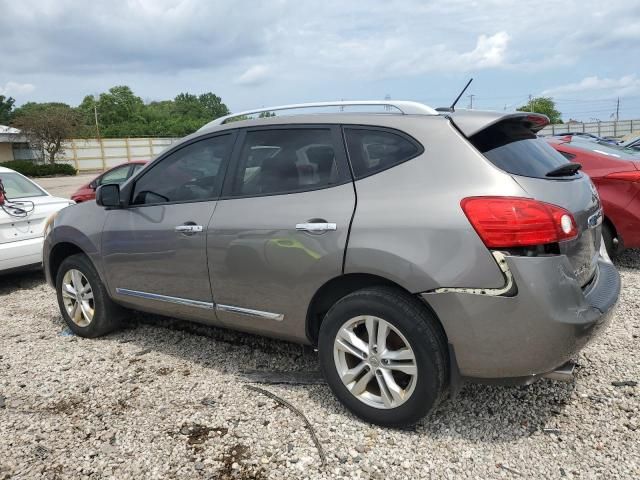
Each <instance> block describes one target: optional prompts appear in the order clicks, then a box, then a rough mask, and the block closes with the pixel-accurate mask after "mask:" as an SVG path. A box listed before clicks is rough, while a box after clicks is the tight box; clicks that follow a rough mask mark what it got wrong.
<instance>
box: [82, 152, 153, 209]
mask: <svg viewBox="0 0 640 480" xmlns="http://www.w3.org/2000/svg"><path fill="white" fill-rule="evenodd" d="M147 163H148V160H134V161H132V162H129V163H124V164H122V165H118V166H117V167H113V168H112V169H111V170H107V171H106V172H104V173H102V174H100V175H98V176H97V177H96V178H94V179H93V180H91V182H89V183H87V184H86V185H82V186H81V187H80V188H79V189H78V190H76V191H75V193H74V194H73V195H71V200H73V201H75V202H76V203H80V202H86V201H87V200H95V198H96V188H98V187H99V186H100V185H104V184H105V183H117V184H122V183H124V182H126V181H127V180H128V179H129V178H131V177H132V176H133V174H134V173H137V172H138V171H139V170H141V169H142V167H144V166H145V165H146V164H147Z"/></svg>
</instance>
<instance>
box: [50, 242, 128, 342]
mask: <svg viewBox="0 0 640 480" xmlns="http://www.w3.org/2000/svg"><path fill="white" fill-rule="evenodd" d="M56 293H57V296H58V306H59V307H60V313H61V314H62V317H63V318H64V320H65V322H66V324H67V326H68V327H69V328H70V329H71V331H72V332H73V333H75V334H76V335H78V336H80V337H85V338H95V337H100V336H102V335H106V334H107V333H109V332H112V331H114V330H116V329H117V328H118V327H119V326H120V322H121V320H122V317H123V314H124V312H125V309H124V308H122V307H120V306H119V305H117V304H116V303H114V302H113V300H111V298H110V297H109V295H108V294H107V289H106V287H105V286H104V284H103V283H102V281H101V280H100V277H99V276H98V272H96V269H95V268H94V266H93V264H92V263H91V261H90V260H89V258H88V257H87V256H86V255H84V254H77V255H71V256H70V257H67V258H65V259H64V260H63V261H62V263H61V264H60V268H59V269H58V273H57V275H56Z"/></svg>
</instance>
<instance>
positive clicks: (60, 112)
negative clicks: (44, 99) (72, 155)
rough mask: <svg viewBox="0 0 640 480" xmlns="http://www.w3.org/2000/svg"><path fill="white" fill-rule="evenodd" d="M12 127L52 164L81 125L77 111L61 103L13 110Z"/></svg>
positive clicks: (32, 103)
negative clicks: (67, 140)
mask: <svg viewBox="0 0 640 480" xmlns="http://www.w3.org/2000/svg"><path fill="white" fill-rule="evenodd" d="M13 124H14V125H15V126H16V127H18V128H20V129H21V130H22V133H24V134H25V135H26V137H27V139H28V141H29V143H30V144H31V147H32V148H33V149H34V150H37V151H39V152H42V153H43V154H44V157H45V160H47V161H48V162H49V163H55V161H56V157H57V156H59V155H61V154H62V153H63V152H64V149H65V147H64V140H66V139H68V138H73V137H74V136H75V135H76V133H77V132H78V130H79V128H80V127H81V125H82V117H81V115H80V114H79V112H78V111H77V110H75V109H73V108H71V107H70V106H69V105H67V104H64V103H34V102H29V103H26V104H24V105H23V106H22V107H20V108H18V109H16V111H15V113H14V120H13Z"/></svg>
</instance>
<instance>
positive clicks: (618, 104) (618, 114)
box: [616, 97, 620, 122]
mask: <svg viewBox="0 0 640 480" xmlns="http://www.w3.org/2000/svg"><path fill="white" fill-rule="evenodd" d="M619 118H620V97H618V101H617V103H616V122H617V121H618V119H619Z"/></svg>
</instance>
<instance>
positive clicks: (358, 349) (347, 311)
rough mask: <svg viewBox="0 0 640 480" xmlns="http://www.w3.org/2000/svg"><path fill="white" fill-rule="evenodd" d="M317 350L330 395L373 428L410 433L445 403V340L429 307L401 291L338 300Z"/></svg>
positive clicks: (372, 290) (380, 289)
mask: <svg viewBox="0 0 640 480" xmlns="http://www.w3.org/2000/svg"><path fill="white" fill-rule="evenodd" d="M381 331H382V332H384V333H382V334H381V333H380V332H381ZM369 332H374V333H373V335H371V334H370V333H369ZM354 335H355V336H356V337H358V338H355V337H354ZM370 337H371V338H373V339H374V341H372V340H370ZM380 339H382V340H380ZM345 340H346V342H345ZM354 346H355V349H352V348H351V347H354ZM318 347H319V348H318V350H319V358H320V367H321V369H322V372H323V374H324V377H325V379H326V381H327V383H328V384H329V387H330V388H331V390H332V391H333V393H334V394H335V395H336V397H338V399H339V400H340V401H341V402H342V403H343V404H344V405H345V406H346V407H347V408H348V409H349V410H350V411H351V412H353V413H354V414H355V415H357V416H358V417H360V418H362V419H363V420H366V421H368V422H371V423H375V424H378V425H382V426H385V427H406V426H409V425H413V424H415V423H416V422H417V421H419V420H420V419H421V418H422V417H424V416H425V415H427V414H428V413H430V412H431V411H432V410H433V409H434V408H435V407H436V406H437V405H438V403H439V402H440V400H441V399H442V398H443V397H444V396H445V392H446V387H447V383H448V378H449V377H448V375H449V372H448V362H447V358H448V357H447V342H446V339H445V337H444V333H443V332H442V330H441V328H440V326H439V325H438V323H437V320H436V319H435V318H434V316H433V314H432V313H431V312H430V311H429V310H428V309H427V307H426V306H425V305H424V304H422V303H421V302H420V301H419V300H418V299H417V298H415V297H413V296H411V295H409V294H406V293H404V292H403V291H401V290H398V289H395V288H389V287H373V288H367V289H363V290H359V291H356V292H354V293H351V294H349V295H347V296H346V297H344V298H342V299H340V300H339V301H338V302H337V303H336V304H335V305H334V306H333V307H332V308H331V309H330V310H329V312H328V313H327V315H326V316H325V318H324V321H323V322H322V325H321V327H320V335H319V339H318ZM363 385H364V386H363Z"/></svg>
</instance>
